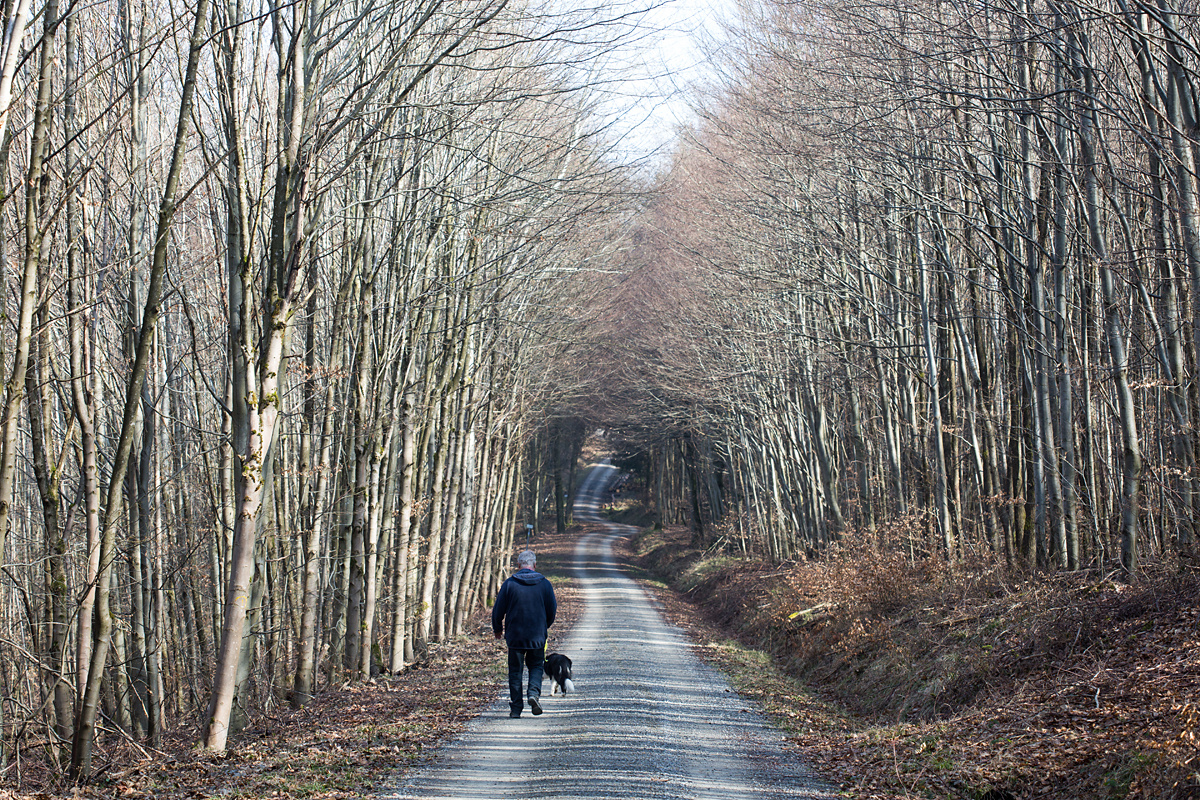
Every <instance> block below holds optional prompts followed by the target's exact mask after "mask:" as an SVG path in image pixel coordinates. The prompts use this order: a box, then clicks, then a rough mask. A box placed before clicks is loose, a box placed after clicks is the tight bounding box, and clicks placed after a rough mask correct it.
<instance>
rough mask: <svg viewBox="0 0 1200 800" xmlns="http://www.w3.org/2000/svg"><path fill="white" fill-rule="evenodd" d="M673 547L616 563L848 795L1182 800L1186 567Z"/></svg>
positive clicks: (1193, 613)
mask: <svg viewBox="0 0 1200 800" xmlns="http://www.w3.org/2000/svg"><path fill="white" fill-rule="evenodd" d="M687 542H688V536H687V535H686V533H685V532H683V531H677V530H668V531H666V532H665V533H664V532H661V531H660V532H652V533H645V534H643V535H642V536H641V537H640V538H639V539H638V540H637V541H636V542H634V543H632V548H631V553H630V555H631V559H632V562H633V563H634V564H635V565H636V566H638V567H640V568H641V569H642V570H644V575H646V576H647V577H650V578H651V580H654V581H658V582H659V583H660V586H661V587H662V589H663V591H662V595H663V598H664V602H665V604H666V606H667V607H668V609H671V610H672V613H673V615H674V616H675V618H676V619H677V620H678V621H680V622H681V623H684V624H685V625H687V624H690V626H691V628H692V630H693V631H694V632H695V633H696V640H697V641H698V642H702V643H703V644H702V645H700V649H701V650H702V651H703V652H704V653H705V654H706V656H707V657H708V658H709V659H711V660H712V661H714V662H716V663H717V664H719V665H720V666H721V667H722V668H724V669H725V670H726V671H727V672H730V673H731V674H734V675H736V676H737V679H738V681H739V682H740V685H741V686H742V687H743V688H744V690H745V692H746V693H747V694H748V695H749V696H752V697H754V698H756V699H758V700H759V701H760V702H761V703H762V705H763V706H764V708H766V709H767V710H768V711H770V712H771V713H772V714H773V715H774V716H775V718H776V719H777V720H779V721H780V723H781V724H782V725H784V726H785V727H786V728H787V729H788V730H789V731H790V735H791V737H792V738H793V740H794V742H795V743H796V746H797V748H798V750H799V751H800V752H801V753H803V755H804V756H805V757H807V758H810V759H812V760H813V761H814V762H816V763H818V764H822V765H823V766H824V767H825V768H826V769H827V770H828V772H829V774H830V776H831V777H833V778H835V779H840V780H842V781H843V783H844V785H845V788H846V789H847V790H848V791H849V793H850V794H851V796H854V797H859V798H866V797H879V798H892V797H951V798H989V800H1001V798H1010V797H1011V798H1123V797H1128V798H1158V799H1161V800H1166V799H1168V798H1169V799H1172V800H1184V798H1197V797H1200V746H1198V743H1197V734H1198V733H1200V636H1198V631H1200V602H1198V601H1200V577H1198V576H1197V573H1196V571H1195V570H1192V569H1188V568H1186V567H1181V566H1180V565H1178V564H1159V565H1155V566H1154V567H1152V568H1151V570H1150V571H1148V574H1147V576H1146V577H1145V579H1144V580H1143V581H1141V582H1140V583H1138V584H1137V585H1134V586H1127V585H1123V584H1120V583H1116V582H1114V581H1112V580H1110V579H1108V578H1107V577H1106V576H1102V575H1098V574H1096V573H1088V572H1084V573H1078V574H1069V575H1062V576H1058V577H1055V578H1053V579H1047V578H1046V576H1040V577H1039V578H1038V580H1037V581H1029V582H1014V581H1012V580H1008V579H1005V578H1004V577H1003V576H1002V575H1001V573H1000V572H999V571H998V570H996V569H994V568H991V567H988V566H986V565H983V564H975V565H970V566H966V567H963V568H961V569H959V570H957V571H953V572H952V571H950V570H949V569H947V568H946V567H945V566H943V565H941V564H938V563H936V562H928V563H923V564H917V565H911V564H909V563H907V562H906V561H905V560H904V559H903V558H895V557H885V556H880V555H877V554H875V553H873V552H871V551H870V550H868V549H865V548H864V549H854V548H849V549H847V550H844V551H843V552H842V553H840V554H839V555H837V556H835V557H832V558H829V559H827V560H822V561H820V562H808V563H796V564H789V565H784V566H774V565H766V564H758V563H747V562H745V561H741V560H735V559H731V558H729V557H725V556H721V555H719V554H714V553H708V554H703V553H699V552H696V551H694V550H690V549H689V548H688V546H687ZM668 587H669V589H668ZM697 611H699V612H701V613H699V614H697V613H696V612H697ZM689 620H690V622H689ZM785 674H786V677H785ZM810 690H811V693H810ZM839 776H840V778H839Z"/></svg>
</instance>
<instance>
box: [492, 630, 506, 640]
mask: <svg viewBox="0 0 1200 800" xmlns="http://www.w3.org/2000/svg"><path fill="white" fill-rule="evenodd" d="M492 632H493V633H495V634H496V638H497V639H499V638H500V637H501V636H503V635H504V634H502V633H500V632H498V631H492Z"/></svg>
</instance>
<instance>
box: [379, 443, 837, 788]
mask: <svg viewBox="0 0 1200 800" xmlns="http://www.w3.org/2000/svg"><path fill="white" fill-rule="evenodd" d="M615 477H616V470H615V468H613V467H611V466H608V465H598V466H595V467H593V468H591V470H590V472H589V474H588V476H587V478H586V479H585V481H584V484H583V486H582V487H581V488H580V490H579V498H578V500H577V502H576V506H575V508H576V517H577V518H579V519H581V520H584V521H593V522H600V521H601V520H600V517H599V515H598V513H597V512H598V503H599V500H598V498H600V497H602V496H603V492H604V488H605V486H607V484H608V483H609V482H610V481H611V480H612V479H613V478H615ZM632 532H633V529H632V528H631V527H629V526H625V525H615V524H612V523H608V522H604V523H603V524H602V527H601V530H600V531H598V532H595V533H590V534H586V535H584V536H583V537H581V538H580V540H579V544H578V545H577V547H576V549H575V555H574V559H575V563H574V569H575V574H576V576H577V578H578V581H579V585H580V588H581V591H582V594H583V597H584V598H585V600H586V610H585V611H584V614H583V617H582V618H581V619H580V621H579V622H578V623H577V624H576V625H575V627H574V629H573V630H572V631H571V633H570V634H569V635H568V637H567V638H566V640H565V641H562V642H560V643H559V644H558V645H556V646H555V648H554V649H555V650H557V651H558V652H562V653H566V654H567V655H568V656H570V657H571V660H572V661H573V662H574V673H575V687H576V692H575V693H574V694H571V695H567V696H566V697H563V696H561V695H557V696H554V697H550V696H549V692H550V682H549V680H547V681H546V682H545V684H544V690H543V692H542V707H543V708H544V709H545V713H544V714H542V715H541V716H539V717H534V716H532V715H531V714H530V712H529V709H528V707H527V708H526V709H525V713H524V715H523V716H522V717H521V718H520V719H510V718H509V717H508V697H507V692H508V690H507V686H505V687H497V691H498V693H500V692H502V694H499V696H498V698H497V700H496V703H495V704H493V706H492V707H491V708H490V709H488V710H487V711H485V712H484V713H483V714H482V715H481V716H480V717H479V718H478V719H477V720H476V721H475V722H474V723H473V724H472V725H471V726H470V727H469V728H468V730H467V731H465V732H464V733H463V734H462V735H460V736H459V737H458V738H457V739H456V740H455V741H453V742H452V743H451V744H449V745H447V746H446V747H445V748H443V749H442V750H441V751H439V753H438V754H437V755H436V756H435V758H434V760H433V761H432V762H430V763H429V764H426V765H424V766H421V767H418V768H417V769H416V770H414V772H413V773H410V774H409V776H407V779H406V780H405V782H404V783H403V784H402V785H401V786H400V787H398V788H396V789H394V790H392V791H390V792H385V793H383V794H382V795H380V796H381V797H383V798H390V799H392V800H400V799H401V798H404V799H405V800H408V799H410V798H411V799H413V800H415V799H416V798H420V800H435V799H436V798H455V799H456V800H458V799H462V800H466V799H468V798H472V799H476V798H477V799H478V800H505V799H506V798H511V799H512V800H518V799H520V800H527V798H563V799H564V800H567V799H568V798H569V799H570V800H583V799H584V798H588V799H589V800H590V799H591V798H595V799H596V800H599V799H600V798H604V799H605V800H608V798H637V800H660V799H662V800H700V799H701V798H705V799H707V798H712V799H713V800H716V798H720V799H721V800H730V798H737V800H753V799H755V798H761V799H762V800H784V799H785V798H786V799H787V800H799V799H800V798H804V800H810V799H816V798H822V799H823V798H833V797H834V796H835V795H834V793H833V791H832V790H831V789H830V787H828V786H824V785H822V784H821V783H820V782H819V781H818V780H817V779H816V778H815V777H813V776H812V775H811V773H809V772H807V771H806V769H805V767H804V765H803V764H801V763H798V762H797V761H796V759H795V757H794V756H793V755H791V754H788V753H787V752H785V751H784V750H783V748H782V746H781V745H782V737H781V735H780V733H779V732H778V731H776V730H774V729H773V728H771V727H770V726H769V725H767V724H766V723H765V722H764V721H763V719H762V718H761V717H760V716H759V715H758V714H757V713H754V712H753V711H752V710H751V709H750V708H749V706H748V705H747V704H746V703H745V702H744V701H742V700H741V699H739V697H738V696H737V694H736V693H734V692H733V690H732V689H730V687H729V684H728V683H727V682H726V681H725V679H724V678H723V677H722V676H721V675H720V674H719V673H717V672H716V671H714V670H712V669H710V668H709V667H707V666H706V665H704V664H703V663H702V662H700V661H699V660H698V659H697V658H696V657H695V655H693V654H692V652H691V650H690V648H689V647H688V644H687V641H686V639H685V638H684V636H683V634H682V633H681V632H680V631H679V630H678V629H676V628H674V627H673V626H671V625H669V624H667V623H666V622H664V620H663V618H662V615H661V614H660V613H659V612H658V611H657V609H656V608H655V604H654V602H653V600H652V599H651V598H650V597H649V596H648V595H647V593H646V592H645V590H643V589H642V588H641V587H640V586H639V585H638V584H637V583H636V582H635V581H633V580H632V579H631V578H629V577H628V576H626V575H625V574H624V573H623V572H622V571H621V570H620V568H619V567H618V566H617V564H616V560H615V559H614V557H613V553H612V542H613V540H614V539H615V538H619V537H623V536H628V535H629V534H631V533H632Z"/></svg>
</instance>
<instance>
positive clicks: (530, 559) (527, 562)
mask: <svg viewBox="0 0 1200 800" xmlns="http://www.w3.org/2000/svg"><path fill="white" fill-rule="evenodd" d="M536 563H537V556H535V555H534V554H533V551H532V550H525V551H523V552H522V553H521V555H519V556H517V566H518V567H519V568H521V569H533V565H534V564H536Z"/></svg>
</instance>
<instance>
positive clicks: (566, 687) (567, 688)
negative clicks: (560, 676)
mask: <svg viewBox="0 0 1200 800" xmlns="http://www.w3.org/2000/svg"><path fill="white" fill-rule="evenodd" d="M573 691H575V684H574V683H573V682H572V681H571V679H570V678H567V679H566V680H565V681H563V694H566V693H567V692H573Z"/></svg>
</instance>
